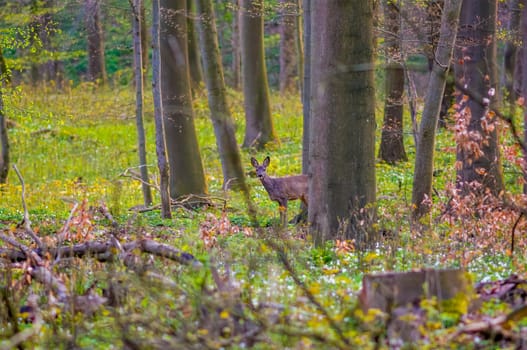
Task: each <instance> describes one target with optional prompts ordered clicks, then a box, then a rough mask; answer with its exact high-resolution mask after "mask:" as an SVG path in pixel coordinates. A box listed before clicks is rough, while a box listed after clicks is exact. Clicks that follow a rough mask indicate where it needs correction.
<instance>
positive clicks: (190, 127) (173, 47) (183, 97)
mask: <svg viewBox="0 0 527 350" xmlns="http://www.w3.org/2000/svg"><path fill="white" fill-rule="evenodd" d="M160 5H161V12H160V15H161V31H160V48H161V71H162V72H163V74H162V76H161V79H162V83H161V89H162V98H163V113H164V114H163V118H164V127H165V140H166V144H167V151H168V161H169V164H170V195H171V196H172V198H178V197H180V196H182V195H188V194H204V193H207V187H206V182H205V174H204V171H203V163H202V160H201V154H200V151H199V146H198V139H197V135H196V130H195V128H194V111H193V109H192V96H191V92H190V73H189V65H188V51H187V48H188V44H187V17H186V0H161V3H160Z"/></svg>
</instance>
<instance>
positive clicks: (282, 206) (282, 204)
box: [278, 201, 287, 227]
mask: <svg viewBox="0 0 527 350" xmlns="http://www.w3.org/2000/svg"><path fill="white" fill-rule="evenodd" d="M278 204H279V207H278V210H279V211H280V223H281V224H282V226H283V227H285V226H287V201H279V202H278Z"/></svg>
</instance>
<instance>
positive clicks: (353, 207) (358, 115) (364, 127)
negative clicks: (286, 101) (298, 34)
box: [309, 0, 375, 245]
mask: <svg viewBox="0 0 527 350" xmlns="http://www.w3.org/2000/svg"><path fill="white" fill-rule="evenodd" d="M311 13H312V14H316V16H312V24H311V28H312V29H313V30H312V35H313V41H312V45H313V46H312V47H311V50H312V51H311V53H312V54H311V59H312V77H311V82H312V83H311V89H312V94H313V99H312V111H313V112H312V115H311V125H310V130H316V133H311V137H310V146H309V159H310V177H309V179H310V181H309V222H310V224H311V228H312V229H313V237H314V239H315V242H316V243H317V244H318V245H320V244H322V243H324V241H326V240H327V239H335V238H339V239H355V240H356V242H358V243H362V242H364V241H365V240H366V237H368V235H369V234H370V233H371V231H370V229H371V225H372V224H373V220H374V215H373V213H374V210H371V209H372V208H370V209H366V206H367V205H369V204H370V205H371V204H372V203H374V202H375V88H374V83H375V81H374V70H375V63H374V62H375V61H374V43H373V41H374V37H373V13H374V10H373V4H372V2H371V1H368V0H353V1H351V0H348V1H331V2H325V1H313V2H312V8H311ZM318 28H324V30H318ZM315 29H317V30H315ZM351 174H352V176H351ZM370 237H371V236H370Z"/></svg>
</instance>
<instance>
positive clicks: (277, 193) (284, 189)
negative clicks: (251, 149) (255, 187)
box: [251, 157, 308, 224]
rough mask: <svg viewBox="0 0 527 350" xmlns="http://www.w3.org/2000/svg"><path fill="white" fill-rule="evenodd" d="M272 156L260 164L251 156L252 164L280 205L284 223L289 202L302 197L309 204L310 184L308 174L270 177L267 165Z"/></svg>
mask: <svg viewBox="0 0 527 350" xmlns="http://www.w3.org/2000/svg"><path fill="white" fill-rule="evenodd" d="M270 161H271V160H270V158H269V157H266V158H265V159H264V161H263V162H262V164H261V165H260V164H259V163H258V161H257V160H256V159H255V158H251V164H252V165H253V167H254V168H255V169H256V176H258V178H259V179H260V181H261V182H262V185H263V186H264V188H265V190H266V191H267V193H268V194H269V198H271V200H273V201H276V202H278V204H279V205H280V218H281V221H282V223H283V224H285V223H286V222H287V202H288V201H290V200H296V199H300V200H301V201H302V202H304V204H305V205H306V206H307V203H308V197H307V195H308V184H307V181H308V179H307V176H306V175H296V176H286V177H270V176H269V175H267V172H266V170H267V166H269V162H270Z"/></svg>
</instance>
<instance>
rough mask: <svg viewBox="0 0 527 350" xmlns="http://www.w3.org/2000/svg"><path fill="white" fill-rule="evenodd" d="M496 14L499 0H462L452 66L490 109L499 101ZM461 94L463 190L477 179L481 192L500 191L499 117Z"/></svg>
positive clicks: (459, 175)
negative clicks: (484, 99) (463, 128)
mask: <svg viewBox="0 0 527 350" xmlns="http://www.w3.org/2000/svg"><path fill="white" fill-rule="evenodd" d="M496 16H497V0H486V1H477V0H465V1H463V6H462V9H461V17H460V24H459V34H458V43H459V44H458V45H457V47H458V49H457V50H456V60H455V62H456V64H455V66H454V67H455V74H456V80H457V81H459V82H460V83H461V84H462V85H464V86H466V87H467V88H468V89H469V90H471V91H473V92H476V93H477V94H479V95H481V96H486V97H487V98H488V99H489V101H490V106H489V107H490V108H491V109H496V108H497V107H498V104H499V98H498V84H497V83H498V82H497V80H498V73H497V63H496ZM491 89H493V90H494V94H493V95H492V94H491V95H489V91H491ZM462 99H463V97H462V96H459V97H458V106H459V109H458V111H459V112H460V113H461V115H460V118H463V121H462V122H463V124H464V125H465V127H466V136H465V135H463V137H462V138H458V142H457V156H456V158H457V164H458V171H457V179H456V185H457V187H458V188H459V189H460V190H461V192H462V193H468V192H469V191H473V189H471V188H469V187H470V184H471V183H474V182H478V183H480V184H481V185H482V186H481V193H482V194H483V193H484V192H485V190H490V192H491V193H492V194H494V195H496V196H497V195H499V194H500V193H501V191H502V190H503V188H504V185H503V175H502V171H501V160H500V154H499V147H498V145H499V142H498V123H497V121H498V118H497V117H496V116H495V115H494V113H488V111H489V108H486V107H484V106H482V105H480V104H479V103H478V102H477V101H473V100H472V99H470V98H469V99H468V100H467V101H464V100H462ZM460 123H461V122H460V121H458V124H460ZM475 149H479V151H481V153H479V151H474V150H475Z"/></svg>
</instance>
